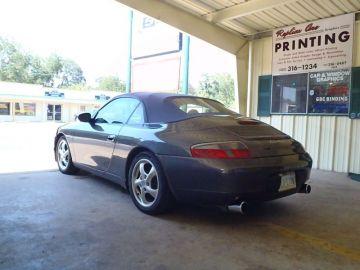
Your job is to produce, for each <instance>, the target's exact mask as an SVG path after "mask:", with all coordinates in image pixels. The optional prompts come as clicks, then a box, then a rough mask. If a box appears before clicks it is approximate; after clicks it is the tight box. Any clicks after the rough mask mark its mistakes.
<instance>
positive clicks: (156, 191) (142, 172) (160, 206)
mask: <svg viewBox="0 0 360 270" xmlns="http://www.w3.org/2000/svg"><path fill="white" fill-rule="evenodd" d="M129 191H130V195H131V198H132V200H133V202H134V204H135V205H136V207H137V208H138V209H139V210H141V211H142V212H144V213H146V214H150V215H155V214H159V213H162V212H164V211H166V210H167V209H168V208H169V207H170V206H171V205H172V200H173V199H172V194H171V192H170V190H169V188H168V185H167V182H166V179H165V176H164V174H163V172H162V169H161V166H160V163H159V161H158V160H157V159H156V158H155V157H154V155H153V154H151V153H149V152H143V153H140V154H139V155H137V156H136V157H135V158H134V160H133V161H132V163H131V167H130V171H129Z"/></svg>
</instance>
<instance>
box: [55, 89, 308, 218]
mask: <svg viewBox="0 0 360 270" xmlns="http://www.w3.org/2000/svg"><path fill="white" fill-rule="evenodd" d="M78 120H79V121H78V122H74V123H70V124H67V125H64V126H62V127H60V128H59V129H58V130H57V133H56V136H55V143H54V151H55V159H56V161H57V164H58V167H59V170H60V171H61V172H62V173H65V174H75V173H76V172H77V171H78V170H79V169H82V170H84V171H88V172H90V173H93V174H95V175H99V176H101V177H103V178H106V179H108V180H111V181H114V182H116V183H119V184H120V185H122V186H123V187H124V188H126V189H128V190H129V193H130V195H131V198H132V200H133V202H134V204H135V205H136V207H137V208H138V209H140V210H141V211H143V212H145V213H147V214H157V213H161V212H164V211H165V210H167V209H168V208H169V207H170V206H171V205H172V203H173V202H175V201H179V202H192V203H201V204H214V205H239V206H240V205H244V204H245V202H252V201H266V200H272V199H276V198H280V197H284V196H288V195H291V194H294V193H309V192H310V185H308V184H306V181H307V180H308V179H309V176H310V171H311V166H312V159H311V157H310V155H309V154H308V153H307V152H306V151H305V150H304V148H303V147H302V145H301V144H300V143H298V142H297V141H295V140H294V139H292V138H291V137H289V136H288V135H286V134H284V133H282V132H280V131H279V130H277V129H275V128H273V127H272V126H270V125H267V124H265V123H262V122H260V121H258V120H255V119H251V118H247V117H244V116H242V115H240V114H238V113H235V112H233V111H231V110H229V109H227V108H226V107H225V106H223V105H222V104H221V103H219V102H218V101H215V100H212V99H207V98H201V97H195V96H185V95H176V94H166V93H132V94H124V95H120V96H117V97H115V98H113V99H112V100H110V101H109V102H107V103H106V104H105V105H104V106H103V107H102V108H101V109H99V110H98V111H97V112H96V113H95V114H93V115H91V114H90V113H82V114H79V116H78Z"/></svg>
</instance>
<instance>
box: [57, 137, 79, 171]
mask: <svg viewBox="0 0 360 270" xmlns="http://www.w3.org/2000/svg"><path fill="white" fill-rule="evenodd" d="M56 160H57V164H58V167H59V170H60V171H61V172H62V173H65V174H74V173H76V172H77V171H78V169H77V168H76V167H75V166H74V164H73V162H72V159H71V153H70V148H69V144H68V142H67V141H66V139H65V137H63V136H62V137H61V138H60V139H59V140H58V143H57V147H56Z"/></svg>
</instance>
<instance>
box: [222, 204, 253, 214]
mask: <svg viewBox="0 0 360 270" xmlns="http://www.w3.org/2000/svg"><path fill="white" fill-rule="evenodd" d="M227 209H228V210H229V211H234V212H238V213H240V214H242V215H245V214H246V213H247V211H248V203H247V202H246V201H242V202H241V203H240V204H234V205H228V206H227Z"/></svg>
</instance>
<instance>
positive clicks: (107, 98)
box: [95, 94, 110, 101]
mask: <svg viewBox="0 0 360 270" xmlns="http://www.w3.org/2000/svg"><path fill="white" fill-rule="evenodd" d="M109 99H110V97H109V96H106V95H104V94H101V95H96V96H95V100H99V101H106V100H109Z"/></svg>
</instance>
